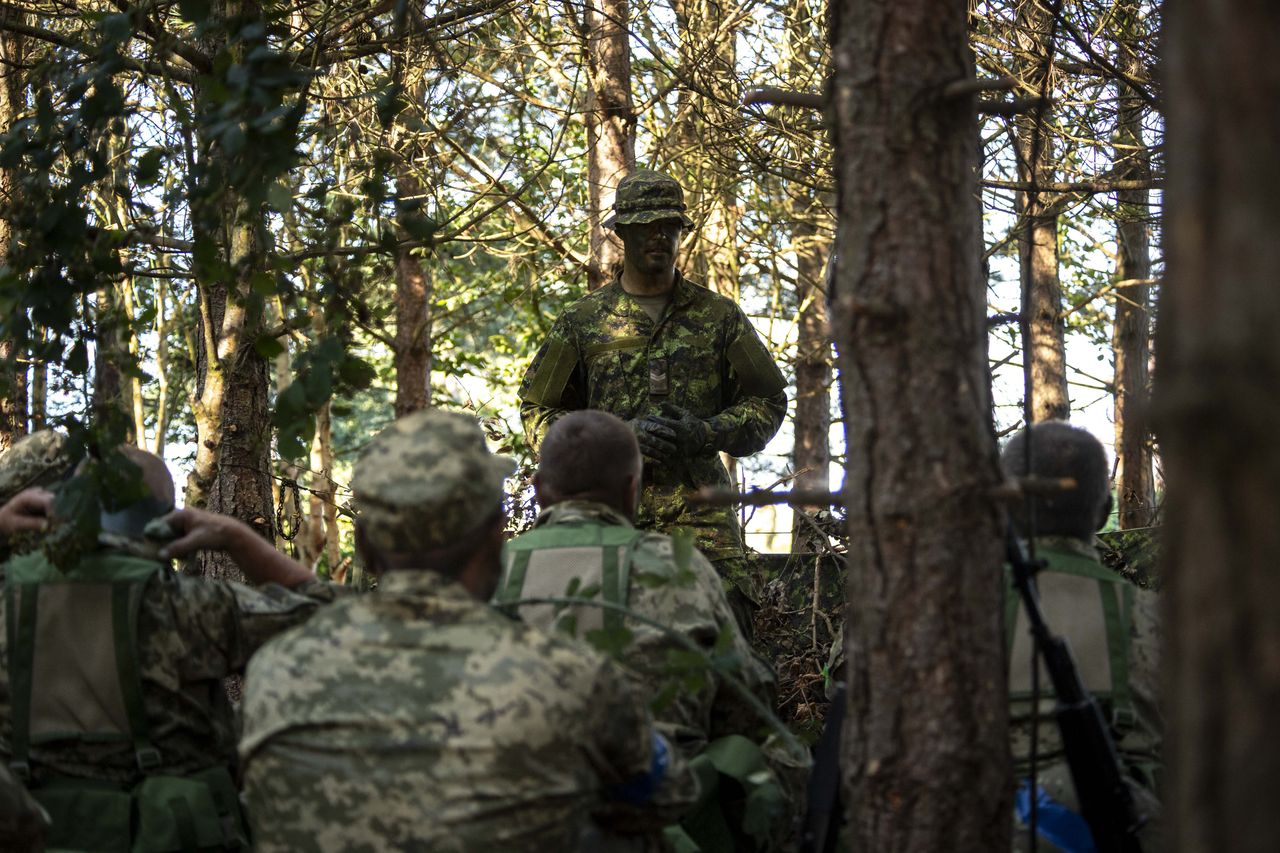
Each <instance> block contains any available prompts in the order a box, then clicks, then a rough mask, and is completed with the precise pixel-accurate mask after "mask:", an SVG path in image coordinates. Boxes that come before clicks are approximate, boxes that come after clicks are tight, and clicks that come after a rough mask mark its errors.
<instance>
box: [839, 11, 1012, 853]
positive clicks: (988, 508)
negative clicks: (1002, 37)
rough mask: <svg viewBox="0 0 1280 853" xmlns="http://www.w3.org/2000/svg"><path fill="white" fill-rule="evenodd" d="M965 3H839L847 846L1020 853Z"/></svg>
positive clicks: (975, 134)
mask: <svg viewBox="0 0 1280 853" xmlns="http://www.w3.org/2000/svg"><path fill="white" fill-rule="evenodd" d="M965 12H966V4H965V3H964V2H962V0H956V2H952V3H949V4H938V3H936V2H928V0H896V2H894V3H884V2H879V0H840V2H839V3H838V7H837V8H836V11H835V25H834V28H833V29H834V39H835V43H834V59H835V78H834V91H833V103H832V108H833V113H834V117H835V133H836V144H837V153H836V163H837V177H838V186H839V191H840V200H839V209H840V225H839V232H838V242H837V245H838V250H839V252H840V264H839V270H838V272H837V275H836V286H835V299H834V301H833V303H832V319H833V328H834V332H835V336H836V343H837V347H838V349H839V353H840V371H841V376H842V378H843V382H844V388H843V397H844V401H843V407H844V410H845V412H846V413H847V415H848V417H849V420H848V422H847V425H846V431H847V446H848V453H849V456H848V462H847V464H846V489H847V493H846V502H847V506H848V512H849V573H850V578H849V595H850V630H849V631H848V632H847V634H846V643H847V648H846V651H847V653H848V661H849V663H848V667H849V696H850V699H849V701H850V708H849V718H848V720H849V722H848V725H847V727H846V730H845V732H844V737H845V740H844V743H845V747H844V756H843V758H844V759H845V760H844V765H843V766H844V768H845V782H846V795H847V796H846V799H845V802H846V803H849V804H851V808H850V815H849V817H850V820H851V829H852V842H853V847H854V848H855V849H858V850H875V851H922V852H923V851H930V853H933V851H938V850H949V851H983V853H986V851H992V850H1007V849H1008V846H1009V828H1010V807H1011V799H1010V793H1011V782H1012V770H1011V767H1010V762H1009V757H1008V756H1009V746H1008V740H1007V738H1008V707H1007V701H1008V700H1007V693H1006V687H1005V675H1004V654H1003V645H1002V629H1001V621H1002V619H1001V606H1000V602H1001V600H1002V591H1003V584H1002V574H1001V513H1000V511H999V508H998V507H997V506H996V505H995V503H994V502H993V499H992V497H991V495H990V492H991V489H992V487H993V486H995V485H996V484H997V483H998V482H999V480H1000V476H999V471H998V463H997V458H996V444H995V438H994V436H993V433H992V428H991V423H990V419H989V409H988V402H987V391H986V385H987V370H986V364H985V360H984V339H985V334H986V332H985V316H984V315H985V298H984V295H985V294H984V286H983V282H982V280H981V269H980V261H979V210H978V203H977V201H976V197H977V186H976V183H975V180H976V177H975V169H976V166H977V147H978V144H977V126H976V120H975V115H976V114H975V112H974V104H973V102H972V100H971V99H968V98H949V99H944V98H941V97H939V93H940V92H941V91H942V89H943V88H944V87H945V86H946V85H947V84H948V83H951V82H953V81H956V80H963V79H968V78H972V76H973V67H972V58H971V54H970V53H969V50H968V45H967V32H966V27H965V20H966V16H965Z"/></svg>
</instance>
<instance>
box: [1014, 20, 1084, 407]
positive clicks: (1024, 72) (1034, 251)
mask: <svg viewBox="0 0 1280 853" xmlns="http://www.w3.org/2000/svg"><path fill="white" fill-rule="evenodd" d="M1045 2H1046V0H1022V2H1021V3H1020V4H1019V6H1018V11H1017V18H1016V21H1015V27H1016V30H1017V32H1016V38H1017V43H1018V54H1017V57H1016V59H1015V62H1016V67H1017V74H1018V77H1019V79H1020V80H1021V81H1022V82H1023V84H1024V85H1025V86H1026V88H1027V90H1028V91H1029V92H1030V93H1032V94H1038V93H1039V92H1040V90H1041V87H1042V85H1043V84H1044V81H1045V74H1046V72H1047V70H1048V69H1047V68H1046V67H1045V63H1044V57H1045V52H1046V50H1047V49H1048V41H1049V33H1050V32H1051V30H1052V24H1053V19H1052V17H1051V16H1050V14H1049V12H1048V9H1047V8H1046V6H1045ZM1045 113H1047V110H1046V111H1045ZM1040 118H1042V119H1044V120H1041V121H1037V115H1036V114H1035V113H1030V114H1026V115H1023V116H1020V117H1019V118H1018V119H1017V120H1016V121H1015V132H1016V138H1017V146H1018V180H1019V181H1022V182H1025V183H1031V184H1033V185H1035V184H1043V183H1046V182H1048V181H1050V180H1051V179H1052V177H1053V172H1052V169H1053V148H1052V145H1051V141H1050V138H1049V133H1048V121H1047V115H1042V116H1040ZM1016 207H1017V210H1018V216H1019V222H1018V226H1017V227H1018V229H1019V232H1018V261H1019V274H1020V276H1021V281H1022V292H1023V293H1024V294H1027V296H1028V297H1029V300H1028V303H1027V304H1026V305H1024V306H1023V310H1024V311H1026V312H1027V313H1028V318H1029V320H1028V326H1029V334H1030V338H1031V340H1030V341H1029V342H1024V347H1025V348H1026V350H1027V356H1028V357H1030V359H1031V382H1032V391H1033V393H1032V400H1033V406H1032V412H1031V416H1032V418H1034V419H1035V420H1036V421H1045V420H1050V419H1054V418H1057V419H1061V420H1066V419H1067V418H1069V417H1070V416H1071V398H1070V395H1069V392H1068V389H1067V345H1066V324H1065V321H1064V319H1063V314H1062V284H1061V282H1060V281H1059V280H1058V217H1057V216H1056V215H1055V214H1053V213H1051V212H1048V211H1047V210H1046V208H1047V205H1046V204H1045V200H1044V194H1043V193H1024V192H1020V193H1018V194H1017V199H1016ZM1028 344H1029V345H1028Z"/></svg>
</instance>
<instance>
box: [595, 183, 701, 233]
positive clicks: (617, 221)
mask: <svg viewBox="0 0 1280 853" xmlns="http://www.w3.org/2000/svg"><path fill="white" fill-rule="evenodd" d="M685 209H686V208H685V203H684V190H682V189H680V184H678V183H676V179H675V178H673V177H671V176H670V175H665V174H663V173H662V172H655V171H653V170H652V169H641V170H639V171H638V172H632V173H631V174H630V175H627V176H626V177H625V178H623V179H622V183H620V184H618V192H617V193H616V194H615V195H614V197H613V215H612V216H610V217H609V218H608V219H606V220H605V223H604V227H605V228H613V227H614V226H615V225H636V224H643V223H645V222H660V221H662V220H664V219H679V220H680V224H682V225H683V226H684V227H685V228H692V227H693V220H692V219H690V218H689V217H688V216H686V215H685Z"/></svg>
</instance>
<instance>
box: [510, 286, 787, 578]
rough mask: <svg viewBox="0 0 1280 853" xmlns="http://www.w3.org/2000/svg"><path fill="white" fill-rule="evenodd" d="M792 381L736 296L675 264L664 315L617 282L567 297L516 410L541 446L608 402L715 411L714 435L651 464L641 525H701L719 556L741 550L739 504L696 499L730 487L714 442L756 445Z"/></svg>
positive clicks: (631, 412) (745, 449)
mask: <svg viewBox="0 0 1280 853" xmlns="http://www.w3.org/2000/svg"><path fill="white" fill-rule="evenodd" d="M785 389H786V382H785V380H784V379H783V377H782V373H781V371H780V370H779V369H778V366H777V364H775V363H774V360H773V357H772V356H771V355H770V354H769V351H768V350H767V349H766V348H765V346H764V343H763V342H762V341H761V340H760V336H759V335H757V334H756V331H755V329H753V328H752V326H751V323H750V321H749V320H748V319H747V317H746V315H745V314H743V313H742V310H741V309H740V308H739V307H738V306H737V305H735V304H734V303H733V302H732V301H731V300H729V299H726V298H725V297H723V296H720V295H718V294H715V293H712V292H711V291H710V290H707V289H706V288H705V287H702V286H701V285H698V284H695V283H693V282H691V281H689V280H688V279H686V278H684V277H683V276H681V275H680V274H679V272H677V273H676V283H675V289H674V290H673V291H672V297H671V302H670V303H669V304H668V305H667V307H666V309H665V310H664V312H663V314H662V315H661V316H660V317H659V319H658V322H657V323H654V322H653V320H651V319H650V318H649V315H648V314H646V313H645V311H644V309H643V308H641V307H640V305H639V304H638V303H637V302H636V301H635V300H634V299H632V298H631V297H630V296H628V295H627V293H626V291H624V290H623V289H622V284H621V282H620V281H619V280H614V281H613V282H611V283H610V284H608V285H606V286H604V287H602V288H600V289H599V290H597V291H596V292H594V293H592V294H590V295H588V296H586V297H584V298H583V299H580V300H579V301H578V302H576V303H574V304H573V305H572V306H570V307H569V308H568V309H567V310H566V311H565V313H564V314H562V315H561V316H560V317H559V319H557V320H556V323H555V325H554V326H553V327H552V329H551V333H550V334H549V335H548V336H547V340H546V341H545V342H544V343H543V345H542V347H541V348H540V349H539V350H538V353H537V355H536V356H534V359H533V363H532V364H530V365H529V370H528V372H527V373H526V374H525V377H524V381H523V382H522V383H521V386H520V415H521V418H522V419H523V421H524V427H525V432H526V434H527V436H528V438H529V442H530V443H531V444H532V445H533V446H534V447H537V446H538V445H539V444H541V442H542V438H543V436H545V435H546V432H547V429H548V428H550V426H551V424H553V423H555V421H556V419H557V418H559V417H560V416H561V415H563V414H564V413H565V412H568V411H573V410H576V409H602V410H604V411H606V412H609V413H611V414H614V415H617V416H618V417H619V418H622V419H623V420H631V419H634V418H637V417H643V416H644V415H649V414H659V413H660V412H659V410H660V407H661V405H662V403H663V401H668V400H669V401H671V402H672V403H675V404H677V405H679V406H683V407H684V408H686V409H688V410H689V411H690V412H691V413H692V414H693V415H695V416H696V417H698V418H702V419H704V420H708V421H709V422H710V423H711V425H712V428H713V431H714V434H715V438H714V439H713V441H712V445H711V446H709V447H707V448H706V449H705V450H703V451H702V452H701V453H699V454H697V455H696V456H694V457H692V458H687V459H679V460H675V461H669V462H667V463H665V464H663V465H655V466H646V468H645V482H644V494H643V496H642V500H641V506H640V513H639V519H638V521H637V524H638V526H639V527H641V528H644V529H656V530H661V531H667V532H669V531H670V530H671V529H673V528H676V527H687V528H690V529H692V530H693V532H694V535H695V536H696V542H697V546H698V548H699V549H700V550H701V551H702V552H703V553H704V554H705V555H706V556H707V557H708V559H710V560H712V561H716V560H723V559H733V558H741V557H742V556H743V542H742V529H741V525H740V524H739V523H738V517H737V514H736V511H735V510H734V508H733V507H710V506H698V507H695V506H689V505H688V504H687V503H686V501H685V497H686V496H687V495H688V494H689V493H690V492H693V491H696V490H697V489H699V488H701V487H703V486H711V487H715V488H728V487H730V485H731V483H730V480H729V474H728V472H727V471H726V470H725V467H724V465H723V463H721V461H720V458H719V455H718V451H724V452H726V453H728V454H730V455H732V456H747V455H749V454H752V453H756V452H758V451H760V450H762V449H764V446H765V445H766V444H768V443H769V439H771V438H773V436H774V433H776V432H777V431H778V427H779V426H781V425H782V419H783V418H784V417H785V416H786V412H787V397H786V392H785Z"/></svg>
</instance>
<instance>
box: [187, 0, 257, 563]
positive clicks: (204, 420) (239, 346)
mask: <svg viewBox="0 0 1280 853" xmlns="http://www.w3.org/2000/svg"><path fill="white" fill-rule="evenodd" d="M256 12H257V8H256V5H254V4H253V3H242V2H237V0H219V2H216V3H215V4H214V6H213V12H212V16H213V18H214V19H215V20H220V21H225V20H228V19H229V18H232V17H233V16H238V15H247V16H252V15H254V14H256ZM205 150H206V151H207V152H208V153H207V154H206V157H208V158H209V159H210V160H211V161H213V162H214V164H215V165H214V167H213V168H212V169H211V170H210V171H209V172H207V173H206V175H217V174H218V170H217V168H216V162H217V160H218V158H221V157H224V156H225V154H223V152H221V151H220V150H219V149H218V148H217V147H216V146H207V147H206V148H205ZM210 189H211V187H209V186H206V187H204V191H206V192H207V191H209V190H210ZM202 204H203V205H209V204H210V202H208V201H204V202H202ZM198 217H199V218H200V219H201V224H202V226H203V227H206V228H209V229H211V233H216V234H218V235H219V237H220V243H221V245H220V247H219V248H220V249H221V251H222V252H223V257H224V258H225V259H226V261H227V263H228V264H229V267H230V270H231V277H230V279H228V278H225V277H222V276H216V277H210V278H206V279H204V280H201V279H197V281H196V287H197V291H198V293H197V297H198V303H199V319H198V323H197V328H196V333H197V346H196V388H195V393H194V396H193V399H192V411H193V414H194V416H195V421H196V434H197V442H196V458H195V465H194V467H193V469H192V472H191V475H190V477H189V478H188V481H187V494H186V500H187V502H188V503H189V504H191V505H193V506H201V507H205V508H207V509H210V510H213V511H215V512H221V513H224V514H226V515H231V516H235V517H236V518H239V519H241V520H242V521H244V522H246V523H248V524H249V525H250V526H251V527H252V528H253V529H254V530H255V531H257V532H258V533H259V534H261V535H262V537H263V538H264V539H266V540H267V541H268V542H274V541H275V512H274V506H273V498H272V491H271V421H270V407H269V403H268V393H267V388H268V371H267V361H266V359H265V358H263V356H262V355H261V354H260V353H259V352H258V351H257V349H256V348H255V347H254V341H255V339H256V338H257V335H258V333H259V332H260V331H261V329H262V307H263V303H262V300H261V299H255V298H252V297H251V294H252V290H253V288H252V284H251V279H252V276H253V273H254V272H255V270H257V269H258V268H260V265H261V263H262V255H263V248H262V246H261V243H260V240H259V238H258V233H259V232H260V231H261V230H262V226H263V212H262V211H261V210H255V209H251V208H250V206H249V205H248V204H247V203H246V202H245V200H244V199H243V197H241V196H239V195H238V194H236V193H235V192H233V191H231V190H230V189H226V188H223V189H222V191H221V194H220V195H219V196H218V197H217V204H216V208H215V207H205V208H203V209H201V210H200V211H199V213H198ZM199 565H200V572H201V574H204V575H206V576H209V577H217V578H233V579H238V578H240V577H241V575H240V572H239V570H238V569H237V568H236V567H235V564H234V563H233V562H232V561H231V560H230V559H229V558H227V557H226V555H224V554H221V553H218V552H211V551H205V552H202V553H201V555H200V557H199Z"/></svg>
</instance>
